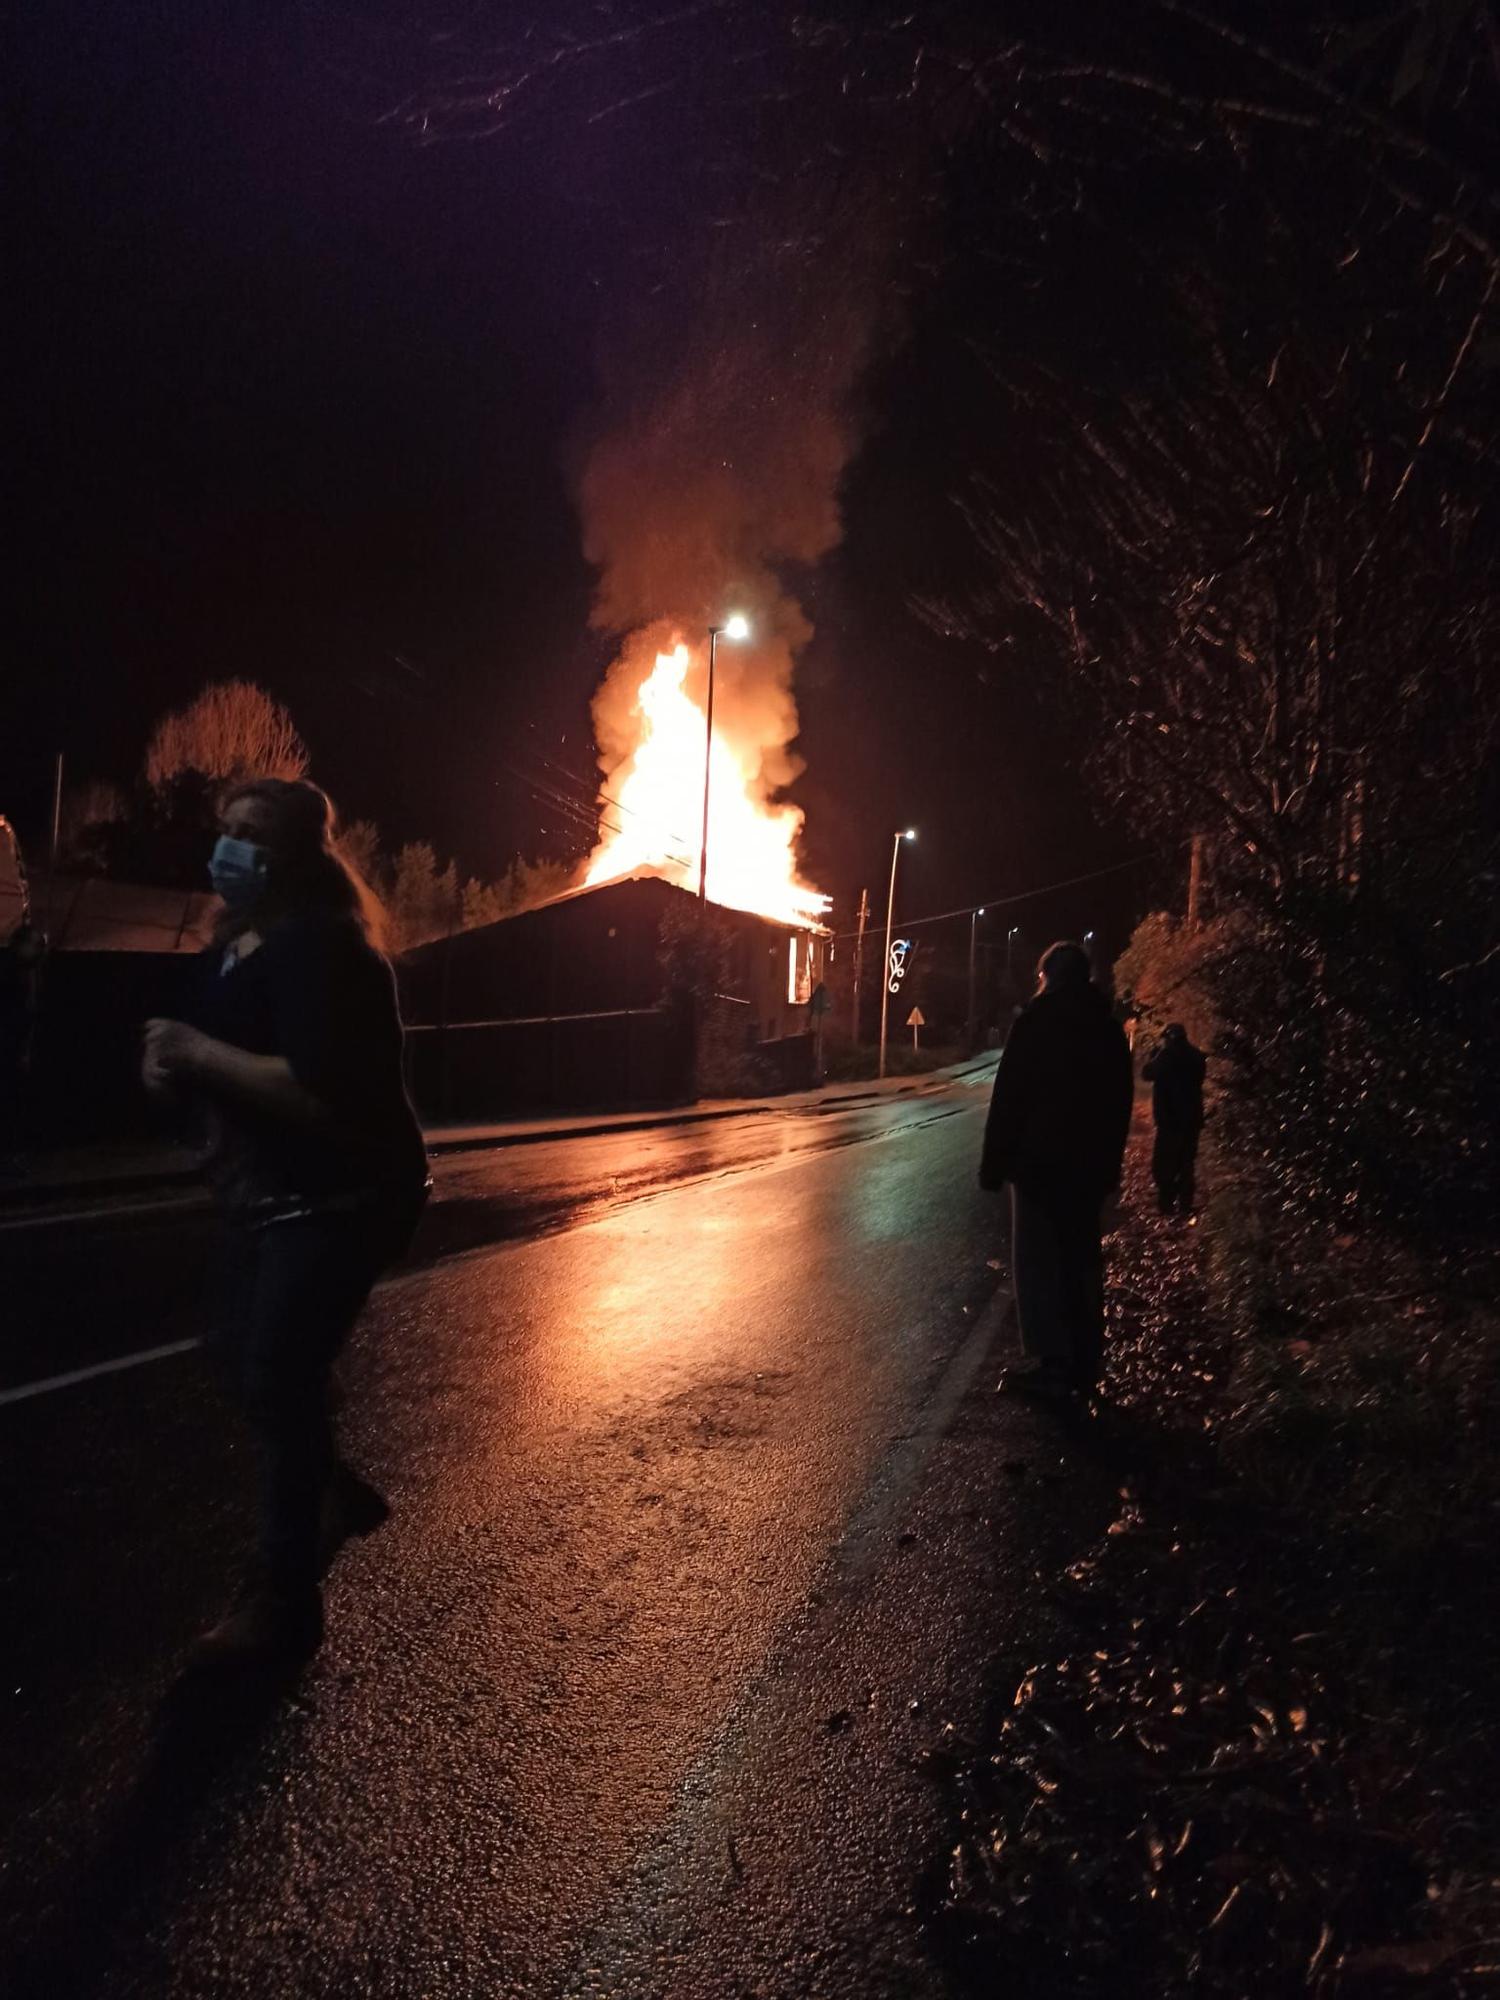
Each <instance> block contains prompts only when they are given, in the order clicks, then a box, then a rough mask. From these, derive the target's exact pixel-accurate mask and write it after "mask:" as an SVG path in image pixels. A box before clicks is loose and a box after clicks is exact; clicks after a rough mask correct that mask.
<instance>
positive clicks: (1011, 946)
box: [1005, 924, 1021, 993]
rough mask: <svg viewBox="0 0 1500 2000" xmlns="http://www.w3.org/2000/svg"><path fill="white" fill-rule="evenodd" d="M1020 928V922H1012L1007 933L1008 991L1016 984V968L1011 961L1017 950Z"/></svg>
mask: <svg viewBox="0 0 1500 2000" xmlns="http://www.w3.org/2000/svg"><path fill="white" fill-rule="evenodd" d="M1020 928H1021V926H1020V925H1019V924H1012V925H1011V927H1010V929H1009V930H1008V931H1007V932H1006V933H1005V990H1006V992H1007V993H1008V992H1010V991H1011V989H1012V987H1013V986H1014V984H1015V969H1014V967H1013V965H1012V963H1011V959H1012V955H1013V953H1014V951H1015V943H1016V937H1017V934H1018V933H1019V931H1020Z"/></svg>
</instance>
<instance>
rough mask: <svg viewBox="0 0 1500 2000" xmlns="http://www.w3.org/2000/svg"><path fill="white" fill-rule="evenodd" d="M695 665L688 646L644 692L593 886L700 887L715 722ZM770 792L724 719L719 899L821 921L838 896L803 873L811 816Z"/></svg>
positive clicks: (711, 855) (715, 830)
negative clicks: (644, 877)
mask: <svg viewBox="0 0 1500 2000" xmlns="http://www.w3.org/2000/svg"><path fill="white" fill-rule="evenodd" d="M691 664H692V656H691V654H690V653H689V651H688V648H687V647H686V646H685V645H684V644H682V643H681V641H679V642H678V643H677V644H676V645H674V646H673V648H672V650H671V651H670V652H666V653H658V654H657V655H656V664H655V666H654V668H653V669H652V670H651V672H650V673H649V674H648V675H647V676H646V678H645V679H644V680H643V681H642V682H641V684H640V686H639V688H638V689H637V691H636V697H635V703H634V706H633V708H632V710H631V720H632V722H633V723H634V744H633V747H631V748H630V749H629V750H628V751H627V752H626V754H625V755H624V757H623V758H622V759H621V760H620V762H619V763H618V764H616V765H615V766H614V768H613V769H612V770H611V771H610V774H609V778H608V790H607V803H606V805H605V808H604V813H603V825H602V830H601V835H600V841H599V845H598V847H596V848H595V850H594V853H593V855H592V856H591V858H590V860H589V866H588V872H587V874H586V876H585V878H584V879H585V881H586V882H588V883H595V882H607V881H613V880H614V879H616V878H617V877H619V876H621V875H630V874H635V873H637V872H644V873H650V874H655V875H660V876H663V877H665V879H666V880H667V881H669V882H675V883H677V884H678V885H679V886H680V887H682V888H684V889H691V890H693V891H695V892H696V890H697V887H698V868H699V860H700V856H701V853H702V831H703V757H704V735H705V727H706V718H705V715H704V711H703V709H702V708H701V707H700V706H699V704H698V703H697V702H696V701H694V700H693V698H692V696H691V695H690V694H689V693H688V692H687V687H686V681H687V676H688V669H689V667H690V666H691ZM763 790H764V786H763V783H762V782H761V780H760V774H759V769H758V758H757V757H755V755H754V753H753V752H752V753H751V754H750V755H749V756H747V755H745V754H744V753H742V752H740V751H738V750H737V749H736V746H735V744H734V743H733V742H732V741H730V740H729V738H728V737H727V736H726V734H725V733H724V732H723V731H722V730H721V729H720V728H719V726H718V719H717V716H716V718H715V727H714V734H713V743H712V745H711V746H710V749H709V798H708V878H707V890H708V897H709V900H710V901H711V902H714V903H723V904H727V905H728V906H729V907H730V908H731V909H737V910H754V911H755V912H757V913H758V914H759V915H761V916H766V917H774V918H777V919H779V920H781V921H783V922H786V923H794V924H817V923H820V922H821V921H822V918H823V916H824V913H825V912H826V911H827V909H828V898H827V897H826V896H822V895H819V893H818V892H817V890H816V889H810V888H808V886H807V885H806V884H805V883H804V882H803V881H802V880H801V879H800V876H799V874H798V870H797V863H796V845H797V836H798V834H799V833H800V832H801V830H802V814H801V812H800V811H799V810H798V808H797V807H796V806H791V805H774V804H771V803H769V802H767V801H766V800H765V799H764V798H763V797H761V796H759V794H760V793H761V792H762V791H763Z"/></svg>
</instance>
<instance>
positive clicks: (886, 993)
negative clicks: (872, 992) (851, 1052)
mask: <svg viewBox="0 0 1500 2000" xmlns="http://www.w3.org/2000/svg"><path fill="white" fill-rule="evenodd" d="M916 837H917V829H916V828H915V827H914V826H908V827H905V828H901V827H898V828H897V829H896V833H895V836H894V838H893V839H892V841H891V886H890V888H889V890H888V891H887V892H886V898H885V970H884V971H883V972H882V974H881V978H880V1069H879V1072H878V1074H879V1075H881V1076H884V1075H885V1029H886V1016H887V1015H888V1014H889V1012H890V1007H891V920H892V917H893V915H894V912H895V908H896V862H897V859H898V857H899V855H900V853H901V843H902V841H903V840H915V839H916Z"/></svg>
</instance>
